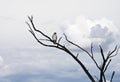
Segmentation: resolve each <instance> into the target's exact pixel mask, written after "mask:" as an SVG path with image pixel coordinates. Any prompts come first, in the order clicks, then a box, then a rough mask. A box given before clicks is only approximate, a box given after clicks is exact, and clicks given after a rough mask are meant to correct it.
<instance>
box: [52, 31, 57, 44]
mask: <svg viewBox="0 0 120 82" xmlns="http://www.w3.org/2000/svg"><path fill="white" fill-rule="evenodd" d="M52 40H53V43H54V44H55V43H56V42H57V33H56V32H54V33H53V35H52Z"/></svg>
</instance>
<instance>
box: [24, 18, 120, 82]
mask: <svg viewBox="0 0 120 82" xmlns="http://www.w3.org/2000/svg"><path fill="white" fill-rule="evenodd" d="M28 19H29V22H26V23H27V25H28V26H29V32H30V33H31V34H32V35H33V37H34V38H35V39H36V41H37V42H38V43H39V44H41V45H43V46H46V47H52V48H57V49H59V50H62V51H64V52H66V53H68V55H70V56H71V57H72V58H73V59H74V60H75V61H76V62H77V63H78V64H79V65H80V66H81V68H82V69H83V71H84V72H85V74H86V75H87V77H88V78H89V80H90V81H91V82H106V81H107V80H106V75H105V73H106V70H107V68H108V66H109V65H110V63H111V61H112V58H113V57H114V56H116V55H117V54H118V50H119V47H118V46H116V47H115V48H114V49H113V50H112V51H109V52H108V53H107V54H106V55H105V54H104V51H103V48H102V47H101V45H99V49H100V54H101V55H100V56H101V58H102V59H101V62H102V63H100V64H99V63H98V62H97V60H96V59H95V57H94V53H93V44H91V47H90V51H87V50H86V49H84V48H82V47H81V46H79V45H77V44H75V43H74V42H72V41H70V40H69V39H68V37H67V36H66V34H64V33H63V35H64V37H65V40H66V41H67V42H68V43H70V44H71V45H73V46H76V47H78V48H79V49H80V50H82V51H83V52H85V53H86V54H87V55H88V56H89V57H90V58H91V60H92V61H93V62H94V64H95V66H96V67H97V69H98V70H99V76H98V77H97V76H93V75H92V74H91V73H90V72H89V71H88V69H87V68H86V66H85V65H84V64H83V62H82V61H81V60H80V59H79V58H78V55H79V54H74V53H73V52H72V51H70V49H69V48H68V47H67V46H65V45H63V44H61V43H60V41H61V39H62V37H58V40H57V36H56V40H55V39H53V37H49V36H48V35H46V34H45V33H43V32H42V31H41V30H38V29H37V28H36V27H35V25H34V22H33V16H28ZM36 33H39V34H41V35H42V36H43V37H44V38H42V39H39V38H38V37H37V35H36ZM48 42H49V43H48ZM114 75H115V71H113V72H112V75H111V77H110V82H112V80H113V77H114Z"/></svg>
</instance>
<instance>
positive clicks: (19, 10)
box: [0, 0, 120, 82]
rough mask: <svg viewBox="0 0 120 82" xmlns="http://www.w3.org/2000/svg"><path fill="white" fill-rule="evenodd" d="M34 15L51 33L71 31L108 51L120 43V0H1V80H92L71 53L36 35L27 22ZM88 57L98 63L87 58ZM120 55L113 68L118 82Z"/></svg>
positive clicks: (81, 40) (77, 40)
mask: <svg viewBox="0 0 120 82" xmlns="http://www.w3.org/2000/svg"><path fill="white" fill-rule="evenodd" d="M28 15H29V16H30V15H33V16H34V21H35V24H36V27H37V28H39V29H40V30H42V31H43V32H45V33H47V34H48V35H49V36H50V37H51V35H52V34H53V32H57V33H58V37H60V36H63V35H62V33H66V35H67V36H68V38H69V39H70V40H71V41H74V42H75V43H77V44H79V45H81V46H83V47H85V48H89V45H90V43H91V42H93V43H94V45H95V46H97V45H99V44H101V45H102V46H103V47H104V49H105V50H106V51H107V50H109V49H113V47H114V46H115V45H119V44H120V43H119V41H120V16H119V15H120V0H0V29H1V30H0V45H1V46H0V82H66V81H69V82H79V81H84V82H85V81H86V79H84V78H86V76H85V74H84V72H83V71H82V69H80V68H79V66H78V64H76V62H74V61H73V60H72V58H71V57H69V56H68V55H67V54H65V53H63V52H61V51H59V50H56V49H50V48H46V47H43V46H41V45H39V44H38V43H37V42H36V41H35V40H34V38H33V37H32V35H31V34H30V33H29V32H28V26H27V25H26V23H25V21H28V19H27V16H28ZM67 46H69V45H67ZM70 48H72V49H73V48H74V47H71V46H70ZM74 50H75V49H74ZM76 51H77V50H76ZM82 60H83V62H85V64H86V66H87V67H89V69H90V70H92V69H93V68H94V65H93V63H90V64H88V63H87V62H89V60H88V61H85V60H86V57H84V56H82ZM119 60H120V55H118V56H117V57H115V58H114V60H113V63H115V64H112V66H114V68H113V67H111V68H110V70H109V71H108V74H109V73H111V70H116V71H117V75H116V78H115V82H117V81H118V82H119V81H120V79H119V78H118V77H120V70H119V68H120V61H119ZM94 72H96V71H95V70H92V73H94ZM108 76H109V75H108Z"/></svg>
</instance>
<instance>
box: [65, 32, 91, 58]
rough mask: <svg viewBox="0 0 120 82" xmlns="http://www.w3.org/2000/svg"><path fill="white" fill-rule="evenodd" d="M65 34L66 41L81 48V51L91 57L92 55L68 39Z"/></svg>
mask: <svg viewBox="0 0 120 82" xmlns="http://www.w3.org/2000/svg"><path fill="white" fill-rule="evenodd" d="M63 34H64V36H65V38H66V41H68V42H69V43H71V44H72V45H74V46H76V47H78V48H80V49H81V50H83V51H84V52H86V53H87V54H88V55H89V56H90V57H91V54H90V53H89V52H88V51H87V50H85V49H84V48H82V47H80V46H79V45H77V44H75V43H73V42H72V41H70V40H68V38H67V36H66V35H65V33H63Z"/></svg>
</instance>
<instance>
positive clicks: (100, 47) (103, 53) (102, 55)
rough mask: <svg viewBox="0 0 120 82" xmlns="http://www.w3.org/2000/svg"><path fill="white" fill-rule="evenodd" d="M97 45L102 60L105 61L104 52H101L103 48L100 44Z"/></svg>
mask: <svg viewBox="0 0 120 82" xmlns="http://www.w3.org/2000/svg"><path fill="white" fill-rule="evenodd" d="M99 47H100V52H101V55H102V59H103V61H105V56H104V53H103V49H102V47H101V46H100V45H99Z"/></svg>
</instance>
